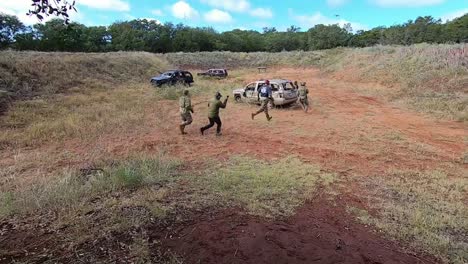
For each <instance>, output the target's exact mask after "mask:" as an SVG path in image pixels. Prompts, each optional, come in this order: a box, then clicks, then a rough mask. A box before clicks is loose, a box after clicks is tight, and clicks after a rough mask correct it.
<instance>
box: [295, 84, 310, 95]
mask: <svg viewBox="0 0 468 264" xmlns="http://www.w3.org/2000/svg"><path fill="white" fill-rule="evenodd" d="M297 91H298V93H299V98H307V95H308V94H309V90H308V89H307V88H306V87H305V86H301V87H300V88H299V90H297Z"/></svg>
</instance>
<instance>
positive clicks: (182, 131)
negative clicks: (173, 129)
mask: <svg viewBox="0 0 468 264" xmlns="http://www.w3.org/2000/svg"><path fill="white" fill-rule="evenodd" d="M180 119H182V122H181V123H180V125H179V130H180V134H182V135H185V131H184V129H185V123H186V122H187V118H186V115H185V114H180Z"/></svg>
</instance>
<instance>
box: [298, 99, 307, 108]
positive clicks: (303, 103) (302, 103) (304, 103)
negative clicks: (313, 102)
mask: <svg viewBox="0 0 468 264" xmlns="http://www.w3.org/2000/svg"><path fill="white" fill-rule="evenodd" d="M299 103H300V104H301V105H302V106H303V107H305V106H309V99H307V97H302V98H301V97H299Z"/></svg>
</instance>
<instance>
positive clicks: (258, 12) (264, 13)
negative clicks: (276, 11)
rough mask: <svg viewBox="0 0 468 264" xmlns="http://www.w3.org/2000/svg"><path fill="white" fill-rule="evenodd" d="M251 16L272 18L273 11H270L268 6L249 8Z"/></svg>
mask: <svg viewBox="0 0 468 264" xmlns="http://www.w3.org/2000/svg"><path fill="white" fill-rule="evenodd" d="M249 13H250V15H251V16H254V17H260V18H272V17H273V12H272V11H271V9H270V8H262V7H259V8H255V9H253V10H251V11H250V12H249Z"/></svg>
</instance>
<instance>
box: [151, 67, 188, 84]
mask: <svg viewBox="0 0 468 264" xmlns="http://www.w3.org/2000/svg"><path fill="white" fill-rule="evenodd" d="M192 83H193V76H192V74H191V73H190V72H189V71H183V70H170V71H167V72H165V73H162V74H161V75H159V76H156V77H153V78H151V84H153V85H155V86H157V87H161V86H162V85H163V84H166V85H175V84H182V85H188V86H190V84H192Z"/></svg>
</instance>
